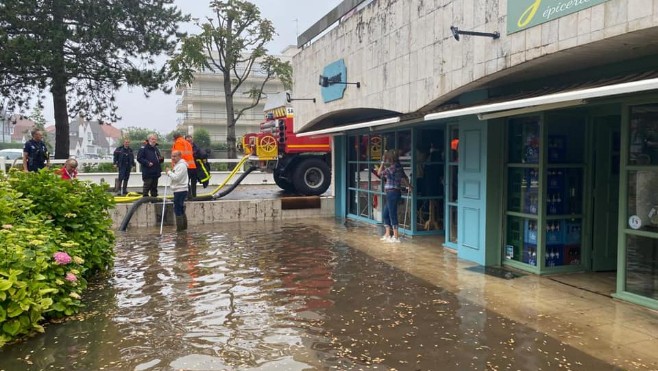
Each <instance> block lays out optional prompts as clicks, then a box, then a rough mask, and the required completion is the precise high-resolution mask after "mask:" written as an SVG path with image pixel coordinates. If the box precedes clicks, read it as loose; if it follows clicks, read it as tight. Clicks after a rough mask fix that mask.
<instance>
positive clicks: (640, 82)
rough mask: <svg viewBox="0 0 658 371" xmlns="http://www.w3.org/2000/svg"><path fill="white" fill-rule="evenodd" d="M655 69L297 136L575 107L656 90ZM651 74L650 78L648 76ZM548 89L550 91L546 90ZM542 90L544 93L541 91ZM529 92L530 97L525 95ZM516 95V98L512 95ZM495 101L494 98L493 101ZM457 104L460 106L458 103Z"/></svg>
mask: <svg viewBox="0 0 658 371" xmlns="http://www.w3.org/2000/svg"><path fill="white" fill-rule="evenodd" d="M657 75H658V72H656V71H650V72H647V73H640V74H631V75H625V76H622V77H611V78H605V79H600V80H597V81H587V82H584V83H581V84H579V85H578V87H576V86H574V85H569V86H562V87H554V88H551V89H550V90H547V89H545V90H543V91H534V92H530V93H522V94H525V97H524V98H518V95H517V96H515V97H514V98H513V97H510V96H508V97H497V98H492V99H488V100H487V103H480V104H477V103H476V104H474V105H472V106H469V107H463V106H462V107H461V108H455V106H456V105H454V104H453V105H447V106H443V107H440V108H439V109H437V110H436V111H435V112H427V111H425V112H421V111H416V112H412V113H408V114H404V115H399V116H396V117H391V118H386V119H381V120H371V121H365V122H360V123H354V124H349V125H343V126H336V127H331V128H327V129H322V130H313V131H308V132H305V133H301V134H297V135H298V136H323V135H343V134H345V133H346V132H348V131H351V130H358V129H364V128H369V129H370V131H374V130H380V129H386V128H389V127H400V126H405V125H408V124H411V123H412V122H418V120H419V119H421V117H422V119H421V120H423V121H435V120H443V119H449V118H455V117H460V116H467V115H477V116H478V118H479V119H480V120H489V119H493V118H498V117H508V116H514V115H520V114H524V113H532V112H539V111H547V110H553V109H559V108H567V107H575V106H579V105H584V104H587V103H589V102H590V101H591V100H592V99H596V98H605V97H612V96H618V95H626V94H633V93H641V92H647V91H652V90H658V77H656V76H657ZM647 77H651V78H647ZM547 91H551V92H550V93H546V92H547ZM541 93H544V94H541ZM528 95H531V97H528ZM515 98H516V99H515ZM494 101H495V102H494ZM457 107H459V106H457Z"/></svg>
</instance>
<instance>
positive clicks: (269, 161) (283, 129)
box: [238, 94, 331, 196]
mask: <svg viewBox="0 0 658 371" xmlns="http://www.w3.org/2000/svg"><path fill="white" fill-rule="evenodd" d="M238 149H239V150H241V151H242V152H243V153H244V154H245V155H249V162H250V163H251V164H252V165H255V166H257V167H258V168H260V169H261V170H262V171H267V172H272V174H273V176H274V182H275V183H276V185H278V186H279V187H280V188H281V189H283V190H285V191H287V192H291V193H296V194H300V195H306V196H317V195H321V194H323V193H324V192H326V191H327V189H328V188H329V185H330V183H331V162H330V161H331V148H330V144H329V138H328V137H324V138H311V137H298V136H297V135H295V133H294V132H293V109H292V107H290V106H289V105H288V104H287V99H286V96H285V94H283V95H282V96H281V94H270V95H269V96H268V99H267V103H266V104H265V121H264V122H263V123H262V124H260V131H259V132H258V133H248V134H246V135H245V136H243V137H242V140H240V141H239V142H238Z"/></svg>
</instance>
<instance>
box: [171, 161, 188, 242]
mask: <svg viewBox="0 0 658 371" xmlns="http://www.w3.org/2000/svg"><path fill="white" fill-rule="evenodd" d="M171 163H172V164H173V166H174V168H173V169H169V167H167V169H166V174H167V176H168V177H169V178H170V179H171V186H170V187H171V191H172V192H173V193H174V214H176V230H177V231H182V230H185V229H187V216H186V215H185V199H186V198H187V181H188V177H187V162H186V161H185V160H183V159H182V157H181V152H180V151H173V152H171Z"/></svg>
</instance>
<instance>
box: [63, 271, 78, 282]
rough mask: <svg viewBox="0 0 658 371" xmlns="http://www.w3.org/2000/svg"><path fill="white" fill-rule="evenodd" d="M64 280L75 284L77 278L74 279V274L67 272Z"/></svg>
mask: <svg viewBox="0 0 658 371" xmlns="http://www.w3.org/2000/svg"><path fill="white" fill-rule="evenodd" d="M66 280H67V281H69V282H75V281H77V280H78V277H76V276H75V274H73V273H71V272H68V273H67V274H66Z"/></svg>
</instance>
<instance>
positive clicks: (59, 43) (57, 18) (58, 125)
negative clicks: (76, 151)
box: [50, 1, 69, 159]
mask: <svg viewBox="0 0 658 371" xmlns="http://www.w3.org/2000/svg"><path fill="white" fill-rule="evenodd" d="M62 5H63V4H62V3H61V1H54V2H53V4H52V7H53V8H52V9H53V24H54V25H55V27H56V28H58V29H60V32H57V33H55V36H54V37H53V40H52V56H53V59H54V60H53V64H52V71H51V73H52V87H51V88H50V92H51V93H52V94H53V108H54V110H55V158H56V159H67V158H69V107H68V104H67V102H66V85H67V84H68V77H67V75H66V67H65V57H64V46H65V44H66V39H65V37H64V35H66V32H65V30H66V25H65V24H64V15H63V10H62V9H63V6H62Z"/></svg>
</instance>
